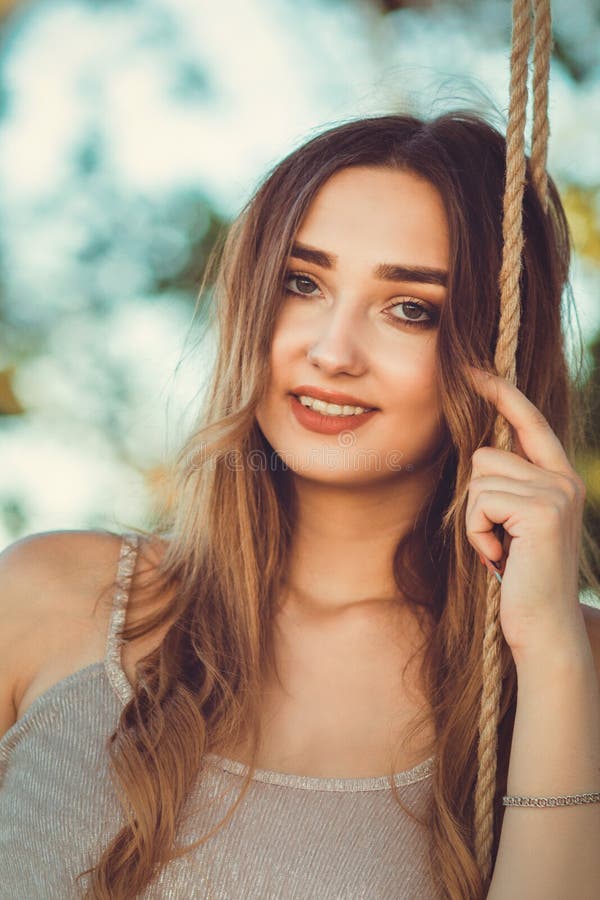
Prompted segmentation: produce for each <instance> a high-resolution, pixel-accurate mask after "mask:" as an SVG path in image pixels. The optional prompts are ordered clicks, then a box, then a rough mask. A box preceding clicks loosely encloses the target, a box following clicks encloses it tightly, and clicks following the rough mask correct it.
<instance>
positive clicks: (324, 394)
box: [290, 384, 377, 409]
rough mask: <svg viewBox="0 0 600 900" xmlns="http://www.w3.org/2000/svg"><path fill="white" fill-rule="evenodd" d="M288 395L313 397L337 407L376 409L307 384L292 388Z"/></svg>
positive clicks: (345, 396) (354, 399) (355, 399)
mask: <svg viewBox="0 0 600 900" xmlns="http://www.w3.org/2000/svg"><path fill="white" fill-rule="evenodd" d="M290 393H292V394H294V395H295V396H296V397H299V396H300V395H303V396H306V397H314V398H315V399H316V400H324V401H325V403H337V404H338V405H339V406H362V407H363V409H377V407H376V406H372V405H370V404H369V403H366V402H365V401H364V400H359V399H358V398H357V397H351V396H350V394H334V393H333V392H332V391H324V390H321V388H317V387H311V386H310V385H309V384H301V385H300V387H295V388H293V389H292V390H291V391H290Z"/></svg>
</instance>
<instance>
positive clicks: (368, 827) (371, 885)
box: [0, 534, 438, 900]
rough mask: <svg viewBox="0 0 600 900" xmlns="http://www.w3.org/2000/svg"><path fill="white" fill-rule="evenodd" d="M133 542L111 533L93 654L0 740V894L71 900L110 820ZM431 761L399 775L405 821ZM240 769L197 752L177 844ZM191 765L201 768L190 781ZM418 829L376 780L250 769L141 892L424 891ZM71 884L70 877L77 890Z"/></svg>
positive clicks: (172, 898) (241, 896) (428, 882)
mask: <svg viewBox="0 0 600 900" xmlns="http://www.w3.org/2000/svg"><path fill="white" fill-rule="evenodd" d="M137 542H138V538H137V536H136V535H135V534H125V535H124V536H123V542H122V546H121V554H120V559H119V566H118V581H117V590H116V591H115V595H114V604H113V609H112V615H111V621H110V626H109V633H108V637H107V645H106V655H105V657H104V659H103V660H100V661H98V662H95V663H92V664H91V665H88V666H86V667H85V668H83V669H80V670H79V671H77V672H74V673H72V674H71V675H68V676H67V677H66V678H63V679H62V680H61V681H59V682H58V683H56V684H54V685H53V686H52V687H50V688H49V689H48V690H47V691H45V693H43V694H42V695H41V696H39V697H37V698H36V699H35V700H34V701H33V703H32V704H31V705H30V706H29V708H28V709H27V711H26V712H25V714H24V715H23V717H22V718H21V719H20V720H19V721H18V722H16V723H15V724H14V725H13V726H12V727H11V728H10V729H9V730H8V731H7V732H6V734H5V735H4V736H3V737H2V739H0V898H2V900H71V898H76V897H81V896H83V888H84V887H86V886H87V884H88V880H87V878H88V877H87V876H86V878H84V879H82V880H81V881H80V882H79V884H77V883H76V882H75V876H76V875H77V874H79V873H80V872H82V871H83V870H84V869H86V868H88V867H90V866H91V865H93V864H94V863H95V862H96V861H97V859H98V857H99V855H100V854H101V852H102V850H103V849H104V848H105V847H106V846H107V845H108V843H109V842H110V840H111V839H112V838H113V837H114V836H115V834H116V833H117V832H118V831H119V830H120V829H121V827H122V826H123V824H124V817H123V813H122V811H121V807H120V804H119V801H118V797H117V795H116V793H115V789H114V788H113V787H112V784H111V780H110V777H109V768H108V753H107V749H106V748H107V742H108V738H109V736H110V735H111V733H112V732H113V731H114V730H115V728H116V726H117V723H118V720H119V716H120V715H121V711H122V710H123V707H124V706H125V704H126V703H127V701H128V700H129V698H130V697H131V696H132V687H131V684H130V683H129V681H128V679H127V676H126V675H125V672H124V671H123V668H122V665H121V659H120V646H119V642H118V640H117V637H116V633H117V630H118V629H119V628H120V626H121V625H122V623H123V621H124V618H125V610H126V603H127V597H128V590H129V584H130V581H131V575H132V572H133V568H134V564H135V554H136V552H137V546H138V543H137ZM432 768H433V758H430V759H427V760H425V761H424V762H422V763H420V764H419V765H417V766H415V767H414V768H412V769H409V770H406V771H404V772H399V773H398V774H396V775H395V776H394V780H395V782H396V784H397V786H398V789H399V791H400V797H401V799H402V801H403V803H405V804H406V805H407V806H408V807H409V808H410V809H412V810H413V811H414V812H415V813H416V814H417V816H419V817H424V816H425V814H426V811H427V805H428V803H429V802H430V787H431V772H432ZM245 771H246V767H245V766H244V765H243V764H242V763H240V762H237V761H234V760H230V759H226V758H224V757H221V756H217V755H215V754H206V756H205V758H204V764H203V766H202V772H201V773H199V777H198V779H197V783H196V786H195V788H194V790H193V791H192V792H191V795H190V797H189V799H188V805H187V806H186V810H192V809H193V814H190V813H189V812H186V814H185V815H184V817H183V819H182V824H181V826H180V830H179V832H178V840H177V843H178V845H181V844H187V843H189V842H191V841H193V840H195V839H197V838H199V837H201V836H202V834H204V833H205V832H206V831H208V830H209V829H210V828H211V827H212V826H213V825H215V824H217V822H219V821H220V819H221V818H222V817H223V816H224V815H225V813H226V812H227V810H228V809H229V807H230V805H231V803H232V802H233V800H234V799H235V798H236V796H237V793H238V790H239V787H240V785H241V783H242V777H241V776H242V775H243V773H244V772H245ZM200 774H201V776H202V777H200ZM426 840H427V833H426V830H425V829H424V828H423V827H422V826H420V825H418V823H416V822H415V821H414V820H413V819H411V818H410V816H408V815H407V814H406V813H405V812H404V811H403V810H402V809H401V808H400V807H399V806H398V804H397V803H396V801H395V800H394V797H393V795H392V791H391V786H390V782H389V779H388V778H387V777H386V776H381V777H374V778H321V777H319V778H317V777H306V776H303V775H293V774H288V773H283V772H274V771H267V770H258V771H257V772H256V773H255V774H254V777H253V780H252V782H251V786H250V790H249V792H248V794H247V795H246V797H245V798H244V799H243V800H242V803H241V805H240V806H239V807H238V808H237V810H236V812H235V813H234V815H233V818H232V819H230V821H229V822H228V823H227V824H226V825H225V826H224V827H223V828H221V829H219V830H218V831H217V833H216V834H215V835H214V836H213V837H212V838H210V839H209V841H208V842H207V843H206V844H203V845H202V846H201V847H199V848H197V849H196V850H194V851H192V852H191V853H189V854H188V855H187V856H184V857H182V858H180V859H177V860H174V861H172V862H170V863H169V864H168V865H167V866H165V867H164V868H163V869H162V870H161V871H160V872H159V873H158V874H157V875H156V876H155V879H154V881H153V882H152V883H151V884H150V885H149V886H148V887H147V888H146V890H145V891H144V892H143V894H140V897H142V898H148V900H149V898H169V900H190V898H199V900H200V898H202V900H288V898H289V900H359V898H361V900H384V898H385V900H392V898H394V900H418V898H423V900H436V898H437V897H438V894H436V892H435V890H434V888H433V881H432V879H431V876H430V874H429V870H428V864H427V854H426ZM80 885H81V886H80Z"/></svg>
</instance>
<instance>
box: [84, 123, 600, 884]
mask: <svg viewBox="0 0 600 900" xmlns="http://www.w3.org/2000/svg"><path fill="white" fill-rule="evenodd" d="M505 156H506V143H505V140H504V138H503V136H502V135H501V134H500V133H499V131H498V130H497V129H495V128H494V127H493V126H492V125H490V124H488V123H487V122H486V121H485V120H483V119H482V118H481V117H480V116H478V115H476V114H474V113H471V112H468V111H460V110H457V111H454V112H451V113H446V114H444V115H442V116H439V117H437V118H435V119H432V120H430V121H424V120H422V119H419V118H417V117H415V116H410V115H387V116H377V117H371V118H362V119H357V120H355V121H350V122H346V123H344V124H342V125H339V126H337V127H334V128H331V129H329V130H327V131H326V132H324V133H322V134H320V135H318V136H317V137H315V138H313V139H312V140H310V141H309V142H307V143H306V144H304V145H303V146H301V147H299V148H298V149H297V150H295V151H294V152H292V153H290V154H289V155H288V156H287V157H286V158H285V159H284V160H283V161H282V162H280V163H279V164H278V165H276V166H275V167H274V168H273V170H272V171H271V172H269V173H268V175H267V176H266V177H265V179H264V181H263V182H262V184H261V185H260V186H259V188H258V190H257V191H256V193H255V195H254V196H253V197H252V198H251V200H250V201H249V202H248V203H247V205H246V206H245V208H244V209H243V210H242V212H241V214H240V215H239V217H238V218H237V219H236V221H235V222H234V223H233V224H232V226H231V227H230V229H229V231H228V233H227V235H226V237H225V240H224V241H222V242H220V243H219V244H218V245H217V247H215V250H214V252H213V254H212V256H211V259H210V262H209V267H208V269H207V271H206V273H205V280H204V283H203V286H202V291H201V294H203V293H205V288H206V285H211V288H212V290H211V297H210V302H211V304H212V305H211V311H212V313H211V314H212V315H213V320H214V324H215V327H216V331H217V344H218V347H217V357H216V363H215V366H214V371H213V375H212V380H211V383H210V386H209V389H208V390H207V392H206V397H205V400H204V403H203V406H202V409H201V410H200V411H199V415H198V419H197V424H196V426H195V427H194V428H193V429H192V432H191V434H190V435H189V437H188V438H187V440H186V442H185V444H184V446H183V447H181V449H180V451H179V453H178V454H177V457H176V459H175V460H174V462H173V493H172V497H171V500H170V502H169V503H168V504H165V507H164V509H163V510H162V512H161V514H160V516H159V517H158V519H157V523H156V525H155V527H154V528H153V529H151V530H149V531H142V530H141V529H140V530H139V531H140V533H142V534H143V535H145V537H146V538H148V539H150V538H156V537H159V538H162V539H164V541H165V547H166V549H165V553H164V556H163V557H162V558H161V560H160V564H159V566H158V567H157V569H156V572H155V578H154V582H153V586H152V589H153V590H154V591H155V593H156V596H166V595H167V594H168V596H169V599H168V603H166V604H162V605H161V607H160V609H159V610H158V611H157V612H153V613H150V614H148V615H146V616H145V617H144V618H143V619H142V620H141V621H139V622H138V623H137V624H136V625H132V624H129V625H128V626H127V627H126V628H125V629H124V631H123V637H124V639H125V640H130V641H135V640H138V639H140V638H141V637H142V636H144V635H149V634H152V633H153V632H154V631H157V630H158V629H159V628H160V627H164V628H166V633H165V636H164V638H163V639H162V640H161V641H160V645H159V646H158V647H157V648H156V649H155V650H154V651H152V652H151V653H149V654H147V655H146V656H145V657H144V658H143V659H142V660H141V661H140V662H139V663H138V665H137V669H136V686H135V692H134V696H133V698H132V699H131V700H130V702H129V703H128V704H127V706H126V707H125V709H124V710H123V713H122V715H121V717H120V721H119V723H118V727H117V728H116V731H115V733H114V734H113V735H112V737H111V741H110V757H111V767H112V774H113V777H114V781H115V786H116V789H117V793H118V796H119V797H120V798H121V801H122V804H123V814H124V823H125V824H124V825H123V827H122V828H121V829H120V830H119V832H118V833H117V834H116V835H115V836H114V837H113V838H112V839H111V840H110V842H109V843H108V846H107V847H106V849H105V850H104V852H103V853H102V854H101V856H100V858H99V859H98V861H97V863H96V865H95V866H94V867H93V868H92V869H88V870H87V872H85V873H81V876H80V877H82V876H83V875H89V876H90V880H89V885H88V887H87V891H88V892H87V894H86V896H88V897H93V898H103V900H109V898H113V900H114V898H119V900H127V898H133V897H135V896H136V895H137V894H139V893H140V892H141V891H142V890H143V888H144V887H145V886H146V885H147V884H148V883H149V882H150V881H151V880H152V878H153V877H154V875H155V874H156V872H157V870H158V869H160V867H162V866H164V865H165V864H166V863H167V862H168V861H169V860H170V859H173V858H175V857H176V856H181V855H184V854H185V853H187V852H189V851H190V849H191V848H192V847H195V846H197V845H198V844H201V843H202V842H204V841H206V840H207V839H208V838H209V837H210V834H211V833H214V832H210V833H208V834H207V835H204V836H203V837H202V839H201V840H200V841H198V842H196V843H195V844H192V845H189V847H183V848H182V847H177V846H176V836H177V827H178V822H179V821H180V820H181V816H182V811H183V807H184V804H185V802H186V798H187V797H188V796H189V794H190V793H191V791H192V788H193V787H195V786H197V784H198V783H201V780H202V774H203V762H202V760H203V755H204V753H205V752H208V751H212V750H218V748H219V747H221V746H228V745H232V744H233V745H235V744H236V743H237V742H238V741H239V740H241V739H243V738H245V737H246V736H248V735H249V736H250V737H251V741H250V744H251V749H252V762H251V765H250V767H249V771H248V773H247V776H246V779H245V781H244V785H243V790H242V792H241V793H240V796H239V798H238V800H237V801H236V803H235V804H234V806H233V807H232V809H231V810H230V812H229V814H228V818H229V816H230V815H233V814H234V812H235V808H236V806H237V804H238V803H239V802H241V800H242V798H243V796H244V794H245V792H246V790H247V788H248V787H249V784H250V779H251V777H252V775H253V772H254V768H255V764H254V760H255V756H256V748H257V746H258V741H259V724H258V723H259V711H260V694H261V684H262V681H263V677H264V674H265V673H266V672H267V671H269V670H270V669H271V667H272V666H273V665H274V660H273V645H272V640H271V626H272V622H273V617H274V613H275V612H276V610H277V602H278V597H279V595H280V586H281V584H282V580H283V578H284V576H285V573H286V571H287V562H288V556H289V552H290V547H291V542H292V538H293V535H294V526H295V520H296V503H295V493H294V482H293V478H292V477H291V475H290V472H289V470H287V469H286V466H285V465H284V464H283V461H282V460H280V459H279V458H278V457H277V454H276V453H275V452H274V450H273V448H272V447H271V446H270V445H269V444H268V442H267V440H266V439H265V437H264V435H263V434H262V432H261V431H260V429H259V427H258V425H257V422H256V418H255V410H256V408H257V405H258V403H259V402H260V400H261V399H262V397H263V396H264V393H265V390H266V388H267V386H268V383H269V378H270V372H269V351H270V345H271V336H272V333H273V327H274V323H275V321H276V318H277V314H278V309H279V307H280V305H281V302H282V288H283V278H284V272H285V266H286V261H287V258H288V256H289V252H290V249H291V245H292V243H293V240H294V236H295V234H296V232H297V230H298V227H299V225H300V223H301V221H302V218H303V216H304V215H305V213H306V211H307V209H308V207H309V204H310V203H311V201H312V199H313V198H314V197H315V195H316V193H317V191H318V190H319V188H320V187H321V186H322V185H323V184H324V183H325V182H326V181H327V179H328V178H329V177H330V176H331V175H333V173H334V172H337V171H339V170H341V169H344V168H347V167H352V166H373V167H379V168H386V169H392V170H402V171H408V172H412V173H415V174H416V175H418V176H420V177H422V178H425V179H426V180H428V181H429V182H430V183H431V184H432V185H434V186H435V187H436V188H437V190H438V191H439V193H440V195H441V197H442V199H443V202H444V206H445V211H446V215H447V218H448V223H449V231H450V263H449V268H450V272H449V283H448V295H447V300H446V302H445V303H444V306H443V310H442V315H441V319H440V323H439V334H438V350H439V352H438V375H439V385H440V395H441V401H442V405H443V411H444V424H445V428H446V441H445V444H444V446H443V449H442V452H441V453H440V455H439V457H438V458H437V459H436V460H435V466H437V469H438V473H439V477H438V478H437V479H435V480H434V482H433V483H434V485H435V486H434V488H433V489H432V493H431V495H430V496H428V497H427V498H426V500H425V502H424V504H423V507H422V510H421V512H420V513H419V515H418V517H417V521H416V522H415V525H414V528H413V529H412V531H411V532H410V534H409V535H408V536H407V537H405V538H404V539H403V540H402V541H401V542H400V543H399V545H398V547H397V549H396V553H395V558H394V576H395V579H396V582H397V585H398V588H399V590H400V591H401V592H402V594H403V596H404V597H405V598H406V600H407V602H409V603H410V604H411V605H412V608H413V610H414V612H415V614H416V615H417V616H418V617H419V618H420V619H423V620H424V619H427V620H428V621H429V622H430V623H431V624H432V626H433V627H432V628H431V629H429V631H428V633H427V638H426V640H424V643H423V647H422V655H421V658H420V665H421V674H422V677H423V683H424V684H425V685H426V688H427V696H428V700H429V704H430V708H429V709H427V710H423V713H422V715H421V716H419V717H418V719H416V720H415V722H414V723H413V728H412V731H411V733H417V732H418V731H419V730H420V729H422V728H423V727H424V725H425V724H426V723H427V722H429V721H433V723H434V725H435V742H434V746H432V747H430V751H435V762H434V771H433V774H432V781H431V784H432V797H431V806H430V812H429V816H428V818H427V821H426V822H425V825H426V826H427V834H428V836H429V858H430V862H431V872H432V877H433V878H434V881H435V883H436V884H437V885H438V887H439V892H440V896H443V897H445V898H451V900H456V898H458V897H461V898H465V900H470V898H472V900H479V898H481V897H482V896H483V895H484V890H485V878H484V875H482V872H481V871H480V868H479V867H478V864H477V859H476V852H475V835H474V825H473V820H474V808H473V796H474V788H475V785H476V779H477V771H478V760H477V741H478V723H479V712H480V702H481V691H482V685H481V648H482V640H483V634H484V625H485V597H486V590H487V575H486V573H485V571H484V570H483V568H482V567H481V565H480V564H479V562H478V560H477V555H476V553H475V551H474V549H473V547H472V546H471V545H470V544H469V542H468V541H467V539H466V535H465V527H464V515H465V506H466V500H465V495H466V488H467V485H468V481H469V478H470V471H471V457H472V454H473V453H474V451H475V450H476V449H477V448H478V447H480V446H482V445H484V444H488V443H490V442H491V438H492V434H493V426H494V421H495V416H494V411H493V410H492V409H491V408H490V405H489V404H487V403H485V402H484V401H483V400H482V399H481V398H480V397H479V396H478V394H477V393H476V392H475V391H474V390H473V389H472V386H471V383H470V380H469V377H468V374H467V369H466V367H467V365H468V364H474V365H478V366H480V367H482V368H486V369H488V370H490V371H493V360H494V348H495V347H496V343H497V339H498V330H499V288H498V281H499V278H498V276H499V272H500V267H501V260H502V247H503V236H502V197H503V188H504V178H505ZM523 231H524V237H525V242H524V248H523V268H522V276H521V300H522V314H521V323H520V334H519V346H518V349H517V355H516V370H517V372H518V378H519V386H520V387H521V389H522V390H523V391H524V392H525V393H526V395H527V396H528V397H529V398H530V399H531V400H532V402H533V403H534V404H535V405H536V406H537V407H538V408H539V409H540V410H541V412H542V413H543V415H544V416H545V417H546V418H547V420H548V422H549V423H550V425H551V426H552V428H553V429H554V431H555V432H556V434H557V435H558V437H559V439H560V440H561V441H562V443H563V445H564V446H565V449H566V451H567V453H568V454H569V456H570V458H571V459H573V458H574V452H575V447H576V444H577V440H578V436H579V435H580V433H582V432H581V431H580V429H579V428H578V427H577V426H578V423H579V421H580V420H579V417H578V414H577V411H576V409H575V405H574V400H575V392H574V386H573V383H572V382H571V379H570V377H569V371H568V364H567V359H566V341H565V333H564V322H565V321H566V320H565V319H564V318H561V302H562V301H561V298H562V297H563V295H564V297H565V300H566V301H567V302H570V303H571V305H572V297H571V295H570V292H569V290H568V280H567V279H568V271H569V261H570V239H569V232H568V226H567V222H566V217H565V214H564V210H563V207H562V205H561V202H560V198H559V194H558V191H557V189H556V187H555V185H554V183H553V181H552V179H549V181H548V211H547V213H546V212H545V211H544V209H543V205H542V204H541V202H540V199H539V196H538V194H537V192H536V190H535V189H534V187H533V185H532V182H531V171H530V166H529V163H528V164H527V169H526V183H525V191H524V200H523ZM579 346H580V363H579V364H580V366H581V363H582V361H583V353H582V349H581V339H580V345H579ZM232 460H235V462H232ZM264 460H268V461H269V463H268V464H267V465H264V464H263V462H264ZM585 546H587V543H586V545H585ZM143 549H144V548H143V547H142V551H143ZM587 585H589V586H593V587H597V585H596V582H595V581H594V580H593V573H592V569H591V567H590V564H588V563H587V562H586V561H585V555H584V562H583V563H582V573H581V586H582V587H584V586H587ZM169 623H170V624H169ZM167 626H169V627H168V628H167ZM501 674H502V696H501V703H500V713H499V722H498V769H497V778H496V796H495V803H494V843H493V846H492V859H493V860H494V859H495V856H496V853H497V848H498V836H499V833H500V827H501V823H502V817H503V807H502V805H501V795H502V793H505V792H506V778H507V768H508V758H509V751H510V742H511V736H512V729H513V723H514V714H515V701H516V677H515V669H514V664H513V662H512V657H511V655H510V652H508V650H507V648H506V646H504V648H503V655H502V659H501ZM218 827H220V826H218Z"/></svg>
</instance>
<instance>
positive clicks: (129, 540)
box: [104, 532, 140, 703]
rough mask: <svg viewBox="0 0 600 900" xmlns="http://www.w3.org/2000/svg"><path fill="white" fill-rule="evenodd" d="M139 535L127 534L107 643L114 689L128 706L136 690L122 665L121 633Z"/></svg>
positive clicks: (105, 663)
mask: <svg viewBox="0 0 600 900" xmlns="http://www.w3.org/2000/svg"><path fill="white" fill-rule="evenodd" d="M139 542H140V538H139V535H137V534H134V533H133V532H126V533H125V534H124V535H123V539H122V541H121V552H120V554H119V562H118V565H117V577H116V579H115V584H116V589H115V592H114V596H113V605H112V611H111V616H110V623H109V626H108V636H107V639H106V654H105V657H104V666H105V669H106V674H107V675H108V678H109V681H110V682H111V684H112V686H113V688H114V689H115V691H116V692H117V695H118V696H119V698H120V699H121V700H122V701H123V703H127V702H128V701H129V700H130V699H131V697H132V696H133V689H132V687H131V684H130V683H129V680H128V678H127V676H126V675H125V672H124V671H123V665H122V663H121V647H122V645H123V640H122V639H121V638H120V637H119V631H120V630H121V628H122V627H123V625H124V624H125V614H126V611H127V601H128V599H129V589H130V587H131V579H132V576H133V570H134V569H135V561H136V558H137V552H138V547H139Z"/></svg>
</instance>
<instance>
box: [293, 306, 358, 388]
mask: <svg viewBox="0 0 600 900" xmlns="http://www.w3.org/2000/svg"><path fill="white" fill-rule="evenodd" d="M337 313H338V315H336V314H335V313H334V314H333V315H331V317H330V318H329V319H328V320H327V321H324V322H322V323H321V326H320V328H319V333H318V336H317V338H316V339H315V340H314V341H313V342H312V344H311V346H310V347H309V349H308V351H307V359H308V361H309V362H310V363H312V364H313V365H314V366H316V367H317V368H319V369H322V370H323V372H326V373H327V374H328V375H335V374H338V373H340V372H345V373H346V374H348V375H362V374H363V372H364V371H365V368H366V359H365V354H364V348H363V347H361V340H360V331H359V330H358V325H357V322H356V320H355V319H353V318H352V317H350V316H348V315H345V316H344V314H343V311H342V310H341V309H338V310H337ZM340 313H341V315H340Z"/></svg>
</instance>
